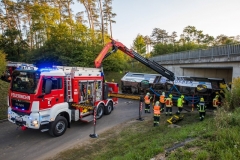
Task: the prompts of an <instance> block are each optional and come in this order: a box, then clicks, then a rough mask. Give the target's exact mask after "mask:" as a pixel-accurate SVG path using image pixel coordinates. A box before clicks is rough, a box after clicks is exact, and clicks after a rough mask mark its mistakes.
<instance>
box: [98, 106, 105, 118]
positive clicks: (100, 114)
mask: <svg viewBox="0 0 240 160" xmlns="http://www.w3.org/2000/svg"><path fill="white" fill-rule="evenodd" d="M103 112H104V105H103V104H100V105H99V106H98V108H97V115H96V118H97V119H100V118H102V116H103Z"/></svg>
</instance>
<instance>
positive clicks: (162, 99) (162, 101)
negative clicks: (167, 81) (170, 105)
mask: <svg viewBox="0 0 240 160" xmlns="http://www.w3.org/2000/svg"><path fill="white" fill-rule="evenodd" d="M159 101H160V102H161V103H165V96H164V95H161V96H160V100H159Z"/></svg>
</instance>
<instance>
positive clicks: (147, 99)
mask: <svg viewBox="0 0 240 160" xmlns="http://www.w3.org/2000/svg"><path fill="white" fill-rule="evenodd" d="M144 100H145V101H144V102H145V104H150V98H149V96H145V97H144Z"/></svg>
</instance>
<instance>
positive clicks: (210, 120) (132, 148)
mask: <svg viewBox="0 0 240 160" xmlns="http://www.w3.org/2000/svg"><path fill="white" fill-rule="evenodd" d="M168 118H169V117H168ZM166 119H167V118H166V117H165V115H163V116H161V120H160V121H161V123H160V126H158V127H153V119H152V118H149V119H145V120H144V121H137V120H133V121H131V122H128V123H125V124H123V125H121V126H116V127H115V128H112V129H110V130H108V131H106V132H104V133H102V134H100V135H99V138H97V139H90V142H88V143H84V144H82V145H81V146H78V147H75V148H73V149H69V150H67V151H64V152H62V153H60V154H59V155H57V156H56V157H54V158H52V160H55V159H69V160H71V159H72V160H81V159H84V160H85V159H88V160H106V159H111V160H121V159H122V160H135V159H139V160H141V159H143V160H145V159H146V160H149V159H150V158H153V157H155V158H156V159H160V157H161V158H167V159H170V160H176V159H181V160H182V159H186V160H189V159H197V160H201V159H202V160H205V159H211V160H226V159H228V160H235V159H239V158H240V150H239V148H240V136H239V132H240V127H239V126H240V124H239V122H240V109H237V110H236V111H235V112H233V113H227V112H225V111H223V110H220V111H218V112H217V113H215V114H212V113H207V116H206V118H205V120H204V121H202V122H200V121H199V119H198V114H194V113H193V112H192V113H186V114H185V117H184V120H182V121H181V122H179V123H178V125H180V126H181V128H168V123H167V122H166ZM188 138H192V139H194V140H193V141H191V142H189V143H187V144H186V145H185V146H183V147H180V148H178V149H176V150H174V151H172V152H170V153H168V156H167V157H165V154H166V153H165V150H166V149H168V148H170V147H173V146H174V144H176V143H178V142H182V141H184V140H186V139H188ZM157 157H158V158H157Z"/></svg>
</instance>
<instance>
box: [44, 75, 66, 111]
mask: <svg viewBox="0 0 240 160" xmlns="http://www.w3.org/2000/svg"><path fill="white" fill-rule="evenodd" d="M46 79H47V78H44V79H43V86H42V92H43V93H44V91H45V82H46ZM48 79H49V78H48ZM50 79H51V80H52V90H51V93H50V94H45V95H44V97H43V99H42V101H41V103H42V104H41V105H40V108H41V109H45V108H50V107H52V106H54V105H55V104H57V103H62V102H64V88H63V77H51V78H50Z"/></svg>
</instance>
